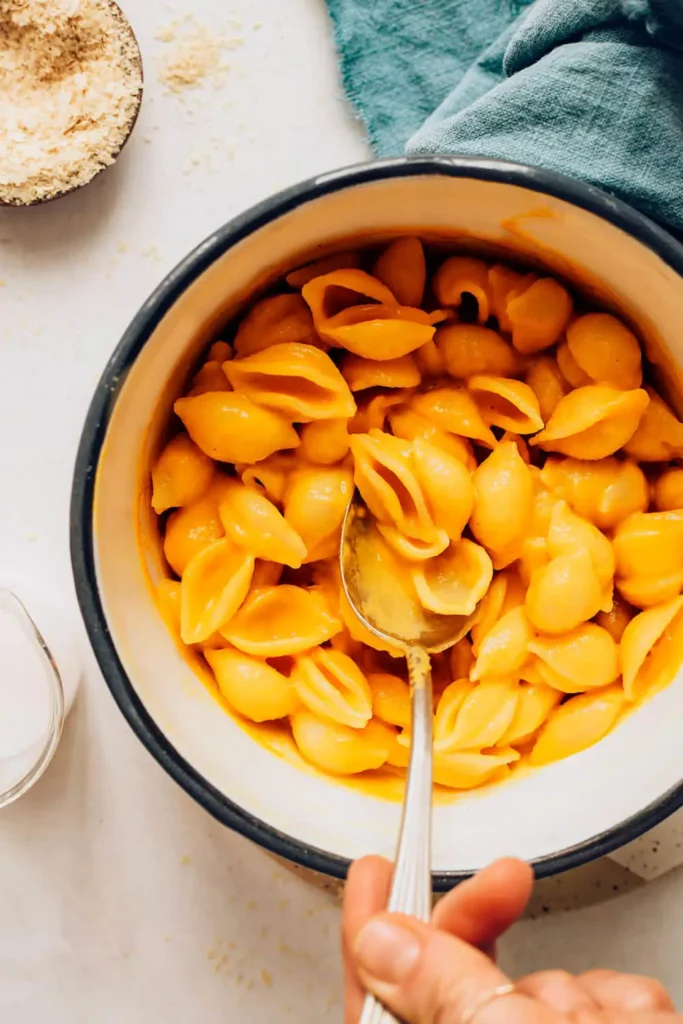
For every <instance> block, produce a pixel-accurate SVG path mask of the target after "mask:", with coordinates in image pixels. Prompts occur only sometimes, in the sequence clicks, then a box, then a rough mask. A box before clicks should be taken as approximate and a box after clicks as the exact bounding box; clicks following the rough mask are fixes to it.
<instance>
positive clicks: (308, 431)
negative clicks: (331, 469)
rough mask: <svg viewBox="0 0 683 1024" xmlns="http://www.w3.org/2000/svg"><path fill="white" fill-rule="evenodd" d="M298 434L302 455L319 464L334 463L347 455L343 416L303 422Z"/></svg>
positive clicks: (345, 422)
mask: <svg viewBox="0 0 683 1024" xmlns="http://www.w3.org/2000/svg"><path fill="white" fill-rule="evenodd" d="M299 436H300V437H301V448H300V451H301V453H302V455H303V456H304V458H306V459H308V461H309V462H314V463H316V464H317V465H319V466H331V465H334V463H335V462H341V460H342V459H343V458H344V457H345V456H346V455H348V452H349V445H350V439H349V430H348V426H347V421H346V419H344V418H343V417H340V418H336V419H331V420H316V421H314V422H313V423H304V425H303V427H302V428H301V433H300V435H299Z"/></svg>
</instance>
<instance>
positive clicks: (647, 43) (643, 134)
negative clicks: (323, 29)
mask: <svg viewBox="0 0 683 1024" xmlns="http://www.w3.org/2000/svg"><path fill="white" fill-rule="evenodd" d="M327 3H328V7H329V9H330V13H331V15H332V19H333V22H334V27H335V37H336V43H337V47H338V50H339V54H340V61H341V68H342V76H343V81H344V85H345V88H346V91H347V93H348V95H349V98H350V99H351V101H352V102H353V103H354V105H355V106H356V109H357V110H358V113H359V115H360V117H361V118H362V120H363V122H364V123H365V125H366V128H367V131H368V134H369V138H370V141H371V144H372V145H373V147H374V148H375V150H376V152H377V153H378V154H379V155H383V156H388V155H396V154H397V153H400V152H402V151H403V150H404V149H407V152H408V153H410V154H423V153H465V154H471V155H476V156H484V157H498V158H501V159H507V160H515V161H518V162H520V163H526V164H532V165H534V166H537V167H546V168H549V169H550V170H553V171H559V172H562V173H564V174H569V175H573V176H574V177H576V178H581V179H583V180H584V181H587V182H590V183H591V184H593V185H597V186H599V187H601V188H603V189H605V190H606V191H608V192H611V193H612V194H613V195H616V196H619V198H621V199H624V200H626V202H629V203H631V204H632V205H633V206H635V207H637V208H638V209H640V210H641V211H642V212H643V213H646V214H647V215H648V216H650V217H652V218H653V219H654V220H657V221H659V222H660V223H662V224H664V225H665V226H666V227H668V228H669V229H670V230H672V231H673V232H674V233H677V234H681V233H683V0H535V2H533V3H532V2H529V0H327Z"/></svg>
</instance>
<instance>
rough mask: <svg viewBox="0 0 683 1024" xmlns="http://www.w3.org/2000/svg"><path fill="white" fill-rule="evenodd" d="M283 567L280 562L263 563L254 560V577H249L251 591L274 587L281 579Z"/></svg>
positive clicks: (259, 560)
mask: <svg viewBox="0 0 683 1024" xmlns="http://www.w3.org/2000/svg"><path fill="white" fill-rule="evenodd" d="M283 569H284V566H283V565H282V563H281V562H265V561H263V559H261V558H257V559H256V563H255V565H254V575H253V576H252V577H251V589H252V590H260V589H261V588H262V587H276V586H277V585H278V583H279V582H280V580H281V579H282V572H283Z"/></svg>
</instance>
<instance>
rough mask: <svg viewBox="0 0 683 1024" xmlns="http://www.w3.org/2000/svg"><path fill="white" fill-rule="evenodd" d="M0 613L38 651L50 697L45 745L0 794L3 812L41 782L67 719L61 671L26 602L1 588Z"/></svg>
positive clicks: (0, 806)
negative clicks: (14, 622) (7, 616)
mask: <svg viewBox="0 0 683 1024" xmlns="http://www.w3.org/2000/svg"><path fill="white" fill-rule="evenodd" d="M0 609H4V610H6V611H7V612H9V614H11V615H14V617H15V618H16V619H17V620H18V621H19V622H20V624H21V626H22V628H23V629H24V631H25V633H26V635H27V637H28V638H29V639H30V640H32V641H33V642H34V643H35V644H36V646H37V647H38V649H39V651H40V654H41V657H42V659H43V663H44V668H45V685H46V686H47V687H48V691H49V694H50V721H49V724H48V728H47V735H46V739H45V744H44V746H43V748H42V749H41V751H40V753H39V754H38V755H37V757H36V759H35V761H34V762H33V764H32V765H31V767H30V768H29V769H28V771H27V772H25V774H24V775H23V776H22V777H21V778H20V779H18V780H17V782H15V783H13V784H12V785H11V786H9V787H8V788H7V789H5V790H2V791H0V810H2V808H3V807H7V806H8V805H9V804H11V803H14V801H15V800H18V799H19V797H20V796H23V795H24V793H26V792H28V790H29V789H30V788H31V787H32V786H33V785H34V784H35V783H36V782H37V781H38V779H39V778H40V776H41V775H42V774H43V772H44V771H45V769H46V768H47V766H48V765H49V763H50V761H51V760H52V758H53V757H54V755H55V751H56V750H57V746H58V745H59V740H60V738H61V735H62V729H63V727H64V717H65V710H64V709H65V702H64V686H63V684H62V677H61V675H60V674H59V669H58V668H57V664H56V662H55V659H54V657H53V654H52V651H51V650H50V648H49V647H48V645H47V643H46V641H45V638H44V636H43V634H42V633H41V632H40V630H39V628H38V626H37V625H36V623H35V622H34V620H33V618H32V617H31V615H30V613H29V611H28V609H27V607H26V605H25V604H24V603H23V601H22V600H21V599H20V598H19V597H18V596H17V595H16V594H15V593H14V591H12V590H9V589H8V588H7V587H0Z"/></svg>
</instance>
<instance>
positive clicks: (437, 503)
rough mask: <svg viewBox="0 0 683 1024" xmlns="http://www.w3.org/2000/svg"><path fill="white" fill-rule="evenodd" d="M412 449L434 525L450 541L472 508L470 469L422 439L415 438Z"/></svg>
mask: <svg viewBox="0 0 683 1024" xmlns="http://www.w3.org/2000/svg"><path fill="white" fill-rule="evenodd" d="M412 450H413V464H414V466H415V472H416V475H417V479H418V482H419V483H420V485H421V486H422V490H423V492H424V494H425V496H426V498H427V502H428V505H429V509H430V512H431V514H432V519H433V521H434V523H435V525H436V527H437V528H438V529H440V530H445V531H446V533H447V534H448V536H449V537H450V539H451V540H459V539H460V537H461V536H462V531H463V530H464V529H465V527H466V526H467V521H468V519H469V518H470V516H471V514H472V509H473V507H474V488H473V486H472V480H471V477H470V474H469V471H468V470H467V469H466V468H465V466H464V465H463V464H462V462H460V460H459V459H457V458H455V457H454V456H452V455H449V454H447V453H446V452H445V451H443V450H442V449H440V448H437V447H436V446H435V445H433V444H430V442H429V441H426V440H424V439H423V438H420V437H418V438H415V440H414V441H413V445H412Z"/></svg>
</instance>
